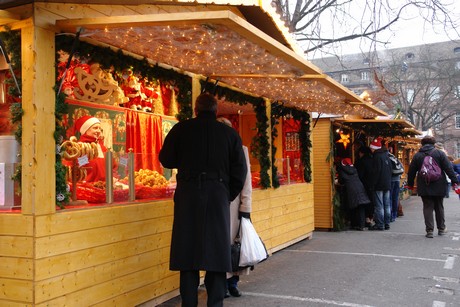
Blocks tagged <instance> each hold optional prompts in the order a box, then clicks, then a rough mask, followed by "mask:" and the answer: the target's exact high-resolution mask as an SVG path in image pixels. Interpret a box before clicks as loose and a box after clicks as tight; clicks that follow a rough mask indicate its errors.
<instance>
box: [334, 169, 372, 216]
mask: <svg viewBox="0 0 460 307" xmlns="http://www.w3.org/2000/svg"><path fill="white" fill-rule="evenodd" d="M338 171H339V183H340V184H341V185H342V186H344V187H345V191H344V192H345V195H346V203H347V206H348V208H349V209H354V208H356V207H358V206H359V205H365V204H369V203H370V202H371V201H370V199H369V197H368V196H367V192H366V190H365V189H364V185H363V183H362V182H361V180H360V179H359V176H358V171H357V170H356V168H355V167H354V166H352V165H342V164H340V165H339V169H338Z"/></svg>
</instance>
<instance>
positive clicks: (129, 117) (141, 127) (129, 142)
mask: <svg viewBox="0 0 460 307" xmlns="http://www.w3.org/2000/svg"><path fill="white" fill-rule="evenodd" d="M161 145H162V129H161V117H160V116H155V115H152V114H147V113H141V112H136V111H131V110H127V111H126V151H127V152H128V150H129V148H132V149H133V150H134V153H135V158H134V160H135V165H134V168H135V170H136V171H137V170H139V169H141V168H142V169H150V170H155V171H158V172H160V171H161V166H160V161H159V160H158V154H159V153H160V149H161Z"/></svg>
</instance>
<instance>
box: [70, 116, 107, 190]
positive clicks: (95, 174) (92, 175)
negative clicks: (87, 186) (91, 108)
mask: <svg viewBox="0 0 460 307" xmlns="http://www.w3.org/2000/svg"><path fill="white" fill-rule="evenodd" d="M74 129H75V132H77V131H78V132H80V139H79V142H85V143H96V145H97V149H98V155H97V157H96V158H94V159H92V160H90V161H89V162H88V164H85V165H81V166H82V167H84V168H85V169H86V172H87V175H86V179H85V180H86V181H87V182H95V181H105V156H104V153H105V152H107V148H106V147H105V146H104V142H103V137H102V128H101V121H100V120H99V119H97V118H96V117H93V116H88V115H85V116H82V117H80V118H79V119H77V120H76V121H75V125H74Z"/></svg>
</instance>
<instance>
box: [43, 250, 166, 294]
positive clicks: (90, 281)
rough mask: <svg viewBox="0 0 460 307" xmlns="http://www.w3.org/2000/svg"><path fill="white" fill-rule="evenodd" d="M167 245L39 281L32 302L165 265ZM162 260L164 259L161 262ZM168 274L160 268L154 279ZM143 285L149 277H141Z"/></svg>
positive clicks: (148, 281) (147, 281)
mask: <svg viewBox="0 0 460 307" xmlns="http://www.w3.org/2000/svg"><path fill="white" fill-rule="evenodd" d="M168 251H169V248H164V249H162V250H155V251H151V252H148V253H142V254H137V255H133V256H131V257H128V258H122V259H119V260H117V261H112V262H107V263H105V264H103V265H99V266H95V267H90V268H87V269H83V270H78V271H76V272H69V273H66V274H64V275H61V276H57V277H54V278H50V279H46V280H43V281H40V282H38V283H37V285H36V301H37V302H43V301H47V300H50V299H53V298H56V297H59V296H62V295H65V294H69V293H73V292H76V291H80V290H83V289H85V288H90V287H92V286H93V285H98V284H102V283H105V282H109V281H111V280H114V279H117V278H121V277H123V276H125V275H128V274H132V273H135V272H138V271H143V270H151V269H152V267H160V268H164V267H165V266H166V268H168V267H169V261H168V259H169V258H167V257H165V256H168ZM165 260H166V261H165ZM168 274H169V271H168V270H160V271H158V273H157V274H156V275H155V279H156V280H158V279H163V278H164V277H165V276H167V275H168ZM143 283H144V284H148V283H150V280H147V279H145V280H143Z"/></svg>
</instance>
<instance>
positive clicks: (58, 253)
mask: <svg viewBox="0 0 460 307" xmlns="http://www.w3.org/2000/svg"><path fill="white" fill-rule="evenodd" d="M217 2H218V1H194V2H193V3H191V2H189V1H162V2H161V4H140V2H138V1H86V3H87V4H80V2H78V1H75V2H72V1H44V2H40V1H3V2H2V4H0V9H1V10H0V24H1V25H3V27H2V32H7V33H11V32H14V33H19V34H20V38H19V43H18V44H17V45H16V46H8V47H9V49H10V51H11V50H13V48H12V47H16V48H14V50H15V51H16V52H18V53H19V58H20V59H21V64H22V65H21V68H20V71H19V75H20V76H21V77H20V78H19V84H20V89H21V93H20V103H21V105H20V108H21V109H22V110H23V114H22V120H21V122H22V125H21V132H22V134H21V145H20V152H21V161H20V164H21V166H22V175H21V200H20V206H17V207H16V206H11V207H10V208H11V210H5V211H1V212H0V256H1V261H0V281H1V285H0V289H1V291H0V305H8V306H45V305H46V306H64V305H67V306H89V305H99V306H102V305H104V306H107V305H111V306H135V305H137V304H140V303H143V302H146V301H149V300H154V301H155V302H157V303H160V302H163V301H165V300H167V299H169V298H170V297H172V296H175V295H177V289H178V285H179V282H178V280H179V277H178V274H177V273H175V272H171V271H169V269H168V268H169V244H170V236H171V226H172V219H173V205H172V198H171V197H170V195H169V197H164V196H165V195H162V197H159V198H155V197H152V198H147V199H134V200H133V199H126V198H122V199H121V200H120V201H115V202H111V201H107V202H106V203H102V204H101V203H98V204H95V205H87V206H79V207H78V206H75V207H72V206H66V204H65V203H64V204H62V206H63V208H60V207H59V206H57V204H58V202H60V201H62V199H60V198H59V196H60V193H57V189H58V188H59V187H58V185H57V183H58V182H60V181H59V180H60V178H59V174H58V173H57V172H56V171H55V170H56V163H57V160H59V159H57V158H56V148H57V145H58V146H59V144H60V143H58V144H56V140H55V139H54V137H53V134H54V133H55V131H57V130H58V129H59V128H60V127H61V125H62V127H64V126H66V125H68V124H69V123H71V122H72V121H73V120H75V119H77V118H76V117H75V118H74V117H72V116H73V115H74V114H76V113H78V112H80V113H82V112H83V113H84V114H91V115H100V116H101V119H104V120H105V121H104V122H105V123H107V125H106V126H104V127H107V128H108V129H109V130H110V129H114V130H113V131H111V132H113V135H109V138H110V139H111V140H112V141H113V143H111V146H112V147H113V149H117V148H118V149H119V148H120V147H123V146H126V145H125V143H124V142H126V140H124V139H123V137H124V135H118V134H117V133H118V132H117V131H115V130H116V129H118V130H119V131H121V130H123V129H128V128H126V127H125V128H123V126H122V125H121V122H120V121H117V120H118V119H119V118H120V117H122V116H128V115H129V116H131V115H132V117H134V118H143V119H144V120H152V119H153V117H155V119H159V120H161V121H162V122H165V121H168V120H170V121H171V122H174V120H175V116H177V113H176V114H160V115H158V114H147V115H146V113H145V112H144V110H138V109H137V110H132V109H128V108H126V107H125V106H123V105H113V104H112V105H110V106H108V105H103V104H101V103H100V101H88V100H86V99H82V98H81V97H76V99H75V98H72V99H70V98H71V97H67V100H66V105H69V106H70V110H71V111H69V112H70V113H65V114H61V113H59V112H61V110H57V109H56V105H57V102H59V96H58V97H56V92H55V90H54V89H53V87H54V88H55V87H56V86H59V83H58V82H57V80H56V75H58V74H60V73H61V72H62V70H59V65H56V64H57V63H56V61H57V60H56V58H57V57H56V53H59V52H60V51H61V50H58V48H57V42H58V41H59V40H60V39H61V37H70V38H72V41H74V42H75V41H78V38H80V40H81V41H82V42H85V43H86V44H89V45H91V46H97V47H99V48H106V51H107V55H106V56H105V57H104V56H103V57H102V60H101V64H102V61H104V59H105V60H107V59H108V58H109V56H108V54H109V53H110V52H112V53H110V54H111V55H112V56H111V57H112V58H116V56H115V55H117V56H120V52H121V54H122V55H123V60H125V61H127V60H128V57H132V58H133V59H136V60H137V61H140V62H142V63H143V65H147V66H148V67H149V68H148V69H151V70H152V71H154V72H158V70H161V69H164V70H168V71H172V72H174V74H176V76H177V79H176V81H177V80H179V79H180V80H182V78H185V79H188V80H189V81H188V82H185V83H187V84H188V85H187V86H189V87H188V89H189V90H188V91H183V90H182V91H181V89H179V92H178V93H177V94H178V95H182V96H184V95H185V96H189V97H188V98H187V97H185V98H184V97H182V98H183V99H184V100H187V99H189V101H190V102H191V101H193V100H194V99H193V98H194V97H196V96H197V95H198V94H199V93H200V92H201V90H202V87H203V84H204V85H206V82H205V80H206V81H207V80H208V79H209V81H210V82H214V81H217V80H218V81H219V84H221V85H222V87H225V88H229V89H231V90H233V91H238V92H240V93H244V94H245V95H248V97H249V96H251V97H256V98H257V99H259V100H257V101H259V105H258V107H261V110H262V111H260V110H259V111H258V112H256V114H255V115H254V114H252V115H251V114H250V112H249V114H248V115H247V117H245V116H244V115H242V116H241V120H240V121H239V122H238V125H239V127H240V129H241V130H240V134H241V135H242V139H243V141H244V142H245V144H247V145H250V144H248V142H249V141H248V140H250V139H251V135H252V134H254V133H255V132H254V131H255V130H257V129H256V128H255V127H254V125H255V122H257V123H258V124H260V120H257V121H256V120H255V118H256V117H257V116H260V115H264V116H265V117H266V120H265V123H264V124H265V125H264V126H261V127H264V128H263V129H262V131H257V132H258V133H259V134H263V135H264V134H266V135H270V132H271V129H272V127H271V120H270V119H271V110H272V109H271V108H270V107H268V106H270V105H271V102H274V101H283V102H284V104H285V107H286V108H292V109H295V110H303V111H323V112H331V111H333V110H334V111H337V110H338V111H340V113H341V114H361V115H362V116H366V115H367V116H372V115H378V114H382V112H381V111H379V110H378V109H376V108H375V107H373V106H371V105H368V104H367V103H366V102H364V101H362V100H361V99H360V98H359V97H357V96H356V95H355V94H353V93H351V92H350V91H348V90H347V89H345V88H344V87H342V86H341V85H340V84H338V83H337V82H335V81H333V80H332V79H330V78H329V77H327V76H326V75H324V74H323V73H322V72H321V71H320V70H319V69H317V68H316V67H314V66H313V65H311V64H310V63H308V62H307V61H305V60H304V59H303V57H302V56H301V55H299V54H298V53H296V51H297V47H296V46H295V44H293V42H292V41H291V39H290V38H289V37H290V36H289V35H288V34H287V31H286V30H285V29H284V28H283V26H282V22H281V20H279V18H277V17H276V14H275V12H274V9H273V8H272V7H271V6H270V5H269V3H262V2H261V1H255V0H254V1H247V0H245V1H236V0H234V1H231V0H227V1H225V3H229V4H225V5H218V4H216V3H217ZM250 21H252V23H250ZM71 47H72V43H70V44H67V48H68V49H73V48H71ZM63 48H64V47H63ZM80 48H81V46H80ZM18 50H19V51H18ZM88 50H89V49H88ZM253 55H257V56H256V58H255V57H254V56H253ZM16 56H18V54H16ZM79 56H80V58H84V57H85V56H91V54H84V53H83V52H81V54H80V55H79ZM68 57H70V59H72V50H70V53H69V54H68ZM60 63H65V60H64V61H61V62H60ZM78 64H84V63H83V62H80V63H78ZM56 66H57V67H58V71H56V70H55V67H56ZM254 67H256V69H255V68H254ZM74 71H75V70H74ZM149 71H150V70H149ZM16 73H18V72H16ZM86 73H87V75H86V78H90V77H91V78H92V77H93V76H94V75H95V74H93V72H91V74H89V73H88V71H87V72H86ZM97 73H98V74H99V73H100V71H99V70H98V71H97ZM88 74H89V75H88ZM76 75H77V74H76ZM82 75H84V74H83V73H82ZM178 75H181V76H178ZM102 80H105V81H107V79H100V81H101V82H102ZM105 81H104V82H105ZM203 82H204V83H203ZM178 83H179V81H177V83H175V82H172V83H169V85H170V86H173V87H174V86H178ZM79 85H80V86H81V84H80V83H79ZM104 85H106V84H104ZM117 88H118V87H117V86H115V87H114V89H113V93H115V92H116V89H117ZM107 91H108V90H107ZM172 91H173V92H174V91H175V89H173V90H172ZM103 94H105V92H101V95H103ZM171 95H173V94H171ZM113 97H114V96H111V98H113ZM118 98H119V97H118ZM182 98H181V99H182ZM87 99H89V98H88V97H87ZM260 99H261V100H260ZM222 100H225V99H223V98H222ZM111 103H113V101H111ZM222 103H224V102H222ZM187 107H188V108H190V110H191V109H192V108H191V105H186V104H181V105H180V106H179V107H178V111H180V112H185V111H186V109H187ZM2 110H4V109H2ZM2 112H3V111H2ZM57 113H59V114H61V115H64V117H63V119H59V120H56V117H57V115H58V114H57ZM263 113H264V114H263ZM233 114H234V113H233ZM277 115H279V114H277ZM280 116H281V115H280ZM67 120H68V121H67ZM66 121H67V122H66ZM56 122H57V123H58V125H56V124H55V123H56ZM172 124H173V123H172ZM256 126H257V125H256ZM289 127H290V128H288V126H287V125H285V126H284V128H283V124H282V123H281V124H280V126H279V132H280V135H285V134H284V132H286V131H284V132H283V129H285V130H286V129H288V131H287V133H290V134H289V139H290V140H295V134H294V131H293V130H289V129H292V125H291V126H289ZM66 128H68V127H66ZM122 128H123V129H122ZM160 130H161V129H160ZM259 130H261V129H260V127H259ZM263 130H265V131H263ZM104 131H105V132H107V133H109V132H110V131H106V130H104ZM65 135H66V136H67V137H68V136H69V134H65ZM158 136H159V135H157V137H158ZM267 139H268V140H269V141H268V142H269V144H271V138H270V137H267ZM60 141H61V142H62V140H60ZM276 142H279V143H280V144H282V142H284V141H282V140H275V143H276ZM313 142H314V140H313ZM286 144H287V145H280V146H284V147H283V150H279V151H277V153H276V155H275V157H274V158H284V154H285V152H286V151H292V153H290V154H291V155H292V154H298V153H295V151H296V147H295V145H293V143H291V142H289V143H286ZM117 146H118V147H117ZM296 146H297V145H296ZM128 149H129V148H124V150H125V151H126V152H127V151H128ZM283 151H284V153H283ZM117 154H120V151H118V152H117ZM148 154H150V155H152V159H155V153H154V152H149V153H148ZM263 158H266V159H268V161H269V162H270V161H271V148H269V149H268V151H267V152H266V155H265V157H263ZM118 159H119V160H118V162H119V163H118V164H119V165H123V163H122V161H124V160H123V159H124V156H122V155H121V154H120V156H118ZM0 162H2V161H0ZM252 162H253V164H254V171H255V172H257V171H261V169H262V165H257V163H258V162H257V160H253V161H252ZM264 167H265V168H264V170H265V171H267V175H268V177H269V178H268V179H271V178H272V177H273V176H272V175H271V162H270V165H269V167H268V168H266V166H264ZM74 186H76V185H74ZM313 187H314V185H313V182H302V181H300V182H298V183H295V184H284V185H281V186H280V187H279V188H277V189H274V188H271V185H269V186H266V187H264V188H260V189H256V190H254V193H253V208H254V210H253V213H252V214H251V216H252V219H253V221H254V224H255V227H256V229H257V230H258V232H259V234H260V236H261V237H262V239H263V240H264V242H265V244H266V247H267V249H268V250H269V252H270V253H272V252H274V251H277V250H280V249H282V248H284V247H286V246H289V245H291V244H293V243H295V242H298V241H299V240H302V239H304V238H307V237H310V236H311V234H312V232H313V230H314V227H315V224H314V223H315V221H314V220H315V216H314V188H313ZM93 191H94V190H93ZM125 196H126V195H125Z"/></svg>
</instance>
